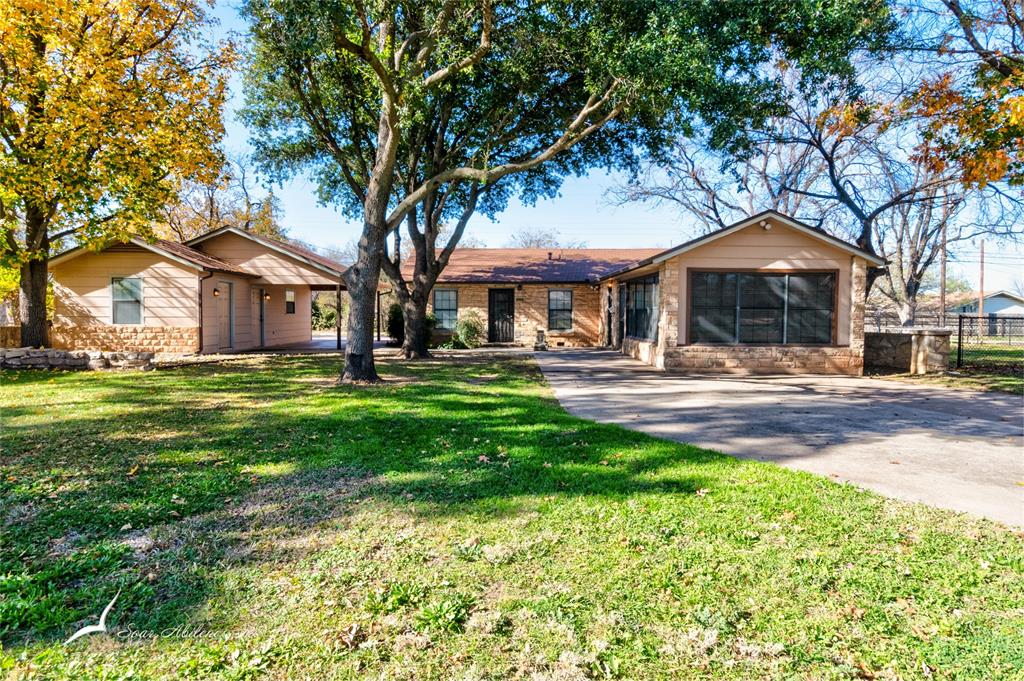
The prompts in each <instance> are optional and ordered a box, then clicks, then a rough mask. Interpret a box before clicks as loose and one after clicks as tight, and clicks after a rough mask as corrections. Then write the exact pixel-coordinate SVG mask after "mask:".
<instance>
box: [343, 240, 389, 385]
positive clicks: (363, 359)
mask: <svg viewBox="0 0 1024 681" xmlns="http://www.w3.org/2000/svg"><path fill="white" fill-rule="evenodd" d="M380 231H381V230H379V229H370V228H369V226H368V227H367V229H365V230H364V232H363V238H362V239H361V240H360V244H359V245H360V247H359V257H358V259H357V260H356V262H355V264H354V265H352V267H350V268H348V270H346V271H345V282H346V284H348V291H349V296H350V299H351V300H350V304H349V308H348V340H347V342H346V344H345V371H344V373H342V376H341V380H342V381H344V382H357V381H358V382H363V381H366V382H373V381H378V380H380V378H379V377H378V376H377V368H376V367H375V366H374V363H373V322H374V315H375V314H376V307H377V286H378V283H379V281H380V258H381V252H382V250H383V236H382V235H380Z"/></svg>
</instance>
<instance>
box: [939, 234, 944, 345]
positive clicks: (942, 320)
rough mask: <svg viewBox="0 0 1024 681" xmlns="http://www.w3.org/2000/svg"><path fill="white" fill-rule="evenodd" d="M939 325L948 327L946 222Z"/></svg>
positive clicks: (940, 283)
mask: <svg viewBox="0 0 1024 681" xmlns="http://www.w3.org/2000/svg"><path fill="white" fill-rule="evenodd" d="M939 326H941V327H942V328H946V223H945V221H943V223H942V259H941V260H940V261H939Z"/></svg>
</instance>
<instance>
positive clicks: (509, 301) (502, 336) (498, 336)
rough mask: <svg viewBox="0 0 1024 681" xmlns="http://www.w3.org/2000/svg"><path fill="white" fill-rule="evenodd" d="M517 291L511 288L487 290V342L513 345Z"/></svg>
mask: <svg viewBox="0 0 1024 681" xmlns="http://www.w3.org/2000/svg"><path fill="white" fill-rule="evenodd" d="M515 305H516V303H515V291H513V290H512V289H510V288H492V289H488V290H487V340H489V341H490V342H491V343H511V342H512V341H513V340H515V312H516V310H515Z"/></svg>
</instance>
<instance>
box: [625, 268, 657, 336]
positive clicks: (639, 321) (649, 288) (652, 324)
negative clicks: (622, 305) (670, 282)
mask: <svg viewBox="0 0 1024 681" xmlns="http://www.w3.org/2000/svg"><path fill="white" fill-rule="evenodd" d="M622 286H623V287H624V288H625V290H626V336H628V337H630V338H639V339H641V340H654V339H655V338H657V336H658V275H656V274H655V275H652V276H650V277H644V278H642V279H634V280H632V281H627V282H625V283H623V284H622Z"/></svg>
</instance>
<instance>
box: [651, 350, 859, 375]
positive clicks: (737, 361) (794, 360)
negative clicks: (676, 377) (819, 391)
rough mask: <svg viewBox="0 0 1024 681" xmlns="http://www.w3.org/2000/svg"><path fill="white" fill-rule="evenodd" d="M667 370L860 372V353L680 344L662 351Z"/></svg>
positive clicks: (786, 372) (847, 373)
mask: <svg viewBox="0 0 1024 681" xmlns="http://www.w3.org/2000/svg"><path fill="white" fill-rule="evenodd" d="M664 367H665V369H666V370H668V371H680V372H690V371H692V372H697V373H699V372H702V371H707V372H714V373H737V374H846V375H852V376H860V375H861V374H863V373H864V355H863V353H862V352H861V351H858V350H855V349H854V348H852V347H845V346H844V347H834V346H827V347H814V346H798V345H765V346H757V345H681V346H678V347H674V348H669V349H668V351H666V353H665V357H664Z"/></svg>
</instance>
